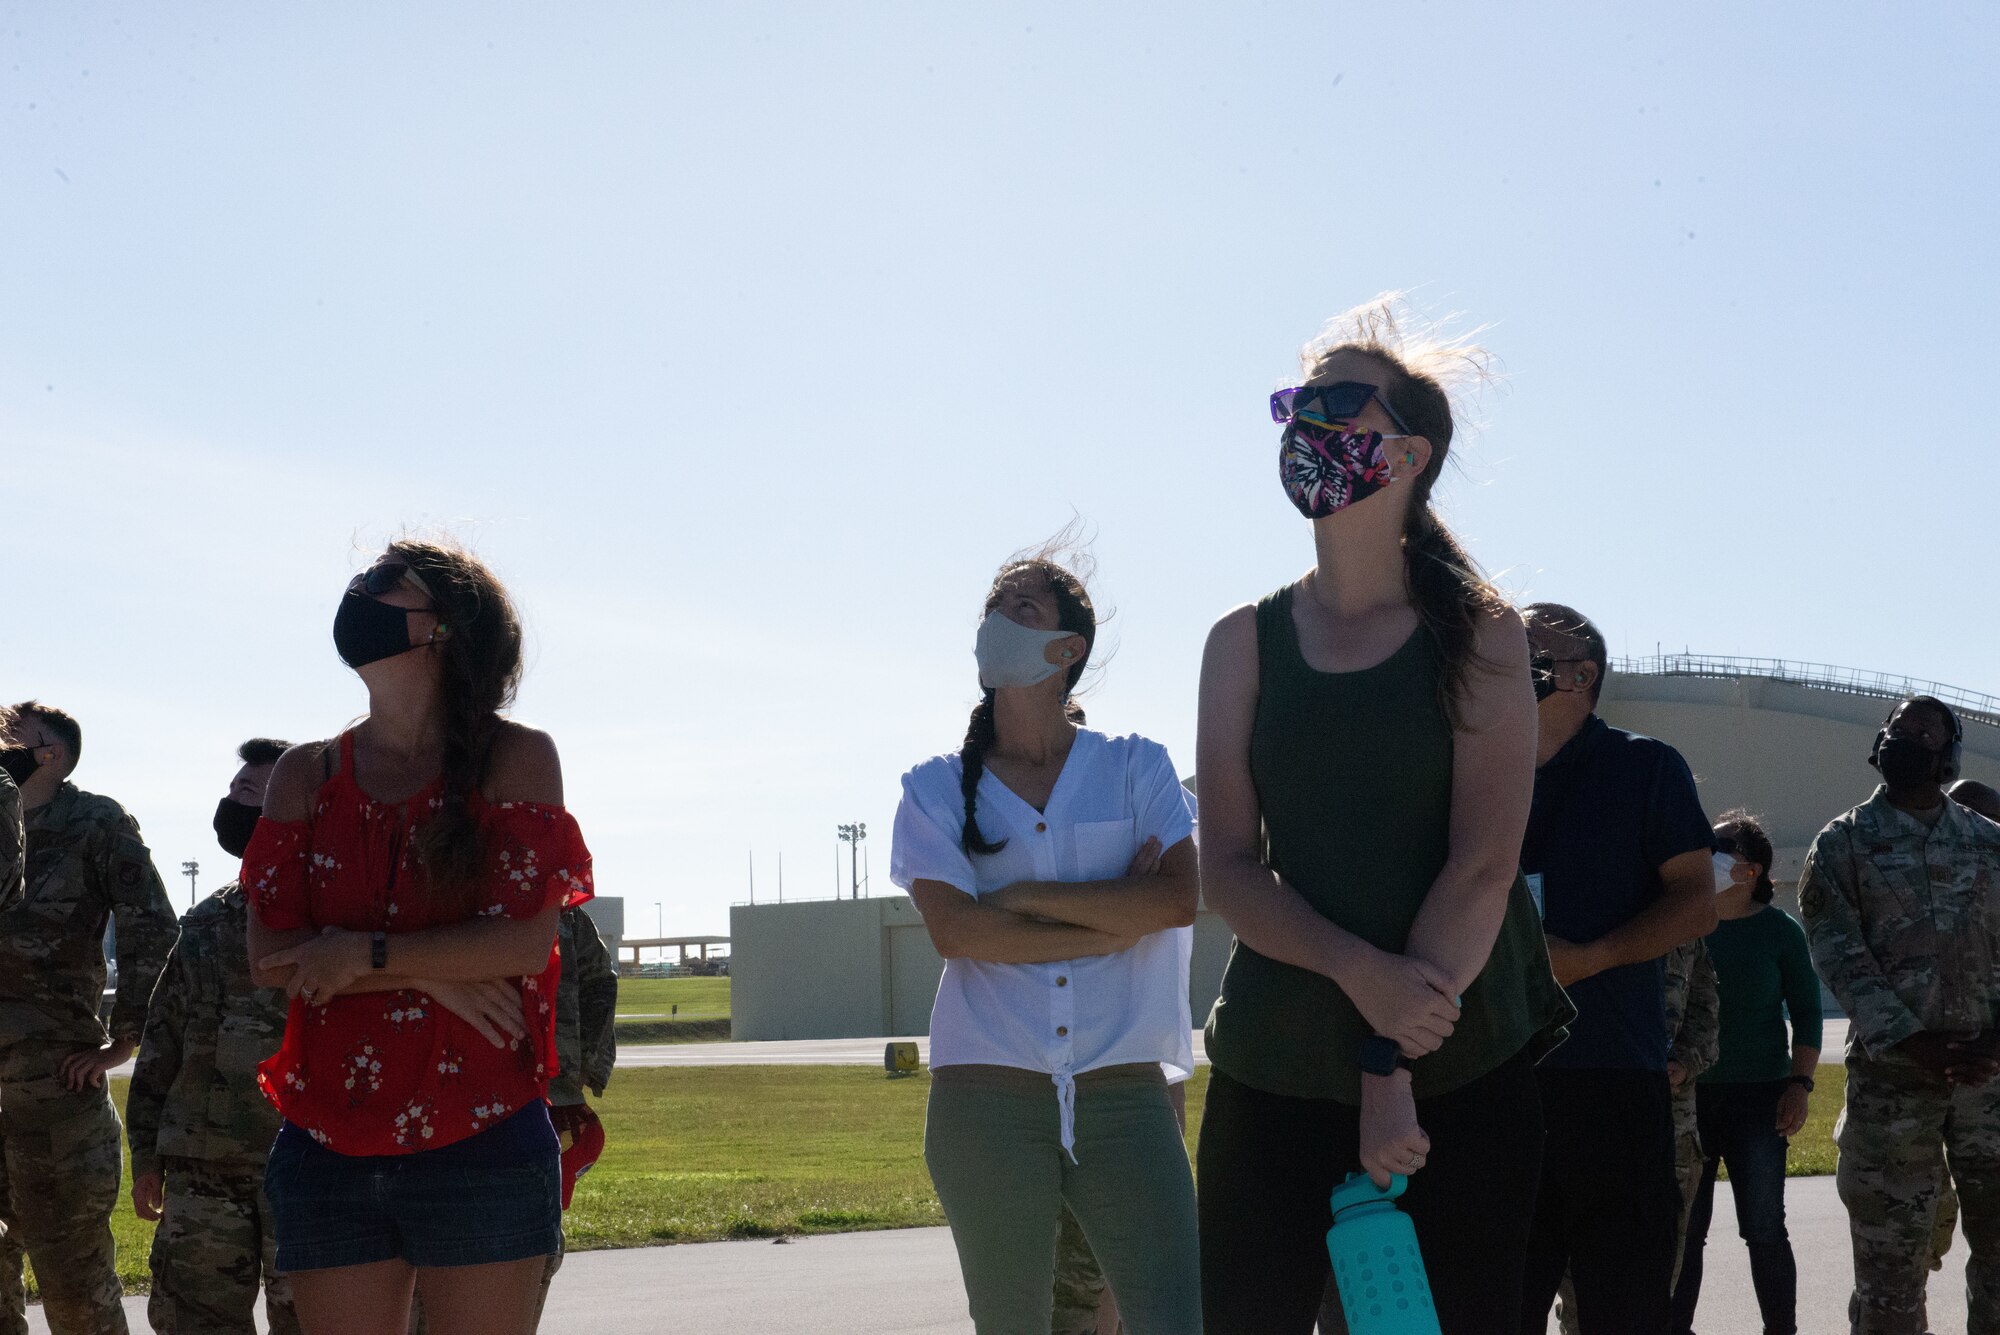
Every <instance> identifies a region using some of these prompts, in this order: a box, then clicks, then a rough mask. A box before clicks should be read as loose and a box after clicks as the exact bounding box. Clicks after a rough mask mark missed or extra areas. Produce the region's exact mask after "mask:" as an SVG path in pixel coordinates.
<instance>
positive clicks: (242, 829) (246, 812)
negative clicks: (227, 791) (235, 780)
mask: <svg viewBox="0 0 2000 1335" xmlns="http://www.w3.org/2000/svg"><path fill="white" fill-rule="evenodd" d="M263 814H264V808H262V807H253V806H251V805H250V804H249V803H248V802H239V801H237V800H236V799H235V798H233V797H225V798H223V799H222V800H221V801H220V802H217V803H216V804H215V841H216V842H217V843H219V844H221V845H222V851H223V852H225V853H227V854H229V856H230V857H232V858H240V857H242V856H243V851H244V850H245V849H247V848H249V847H250V833H251V831H253V830H255V829H256V828H257V820H258V818H259V817H260V816H262V815H263Z"/></svg>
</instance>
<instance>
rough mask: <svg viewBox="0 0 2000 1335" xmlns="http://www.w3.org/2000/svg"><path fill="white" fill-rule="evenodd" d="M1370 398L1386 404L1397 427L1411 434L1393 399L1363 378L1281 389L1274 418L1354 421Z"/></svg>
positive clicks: (1274, 399)
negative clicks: (1391, 402) (1383, 395)
mask: <svg viewBox="0 0 2000 1335" xmlns="http://www.w3.org/2000/svg"><path fill="white" fill-rule="evenodd" d="M1370 399H1373V400H1374V401H1375V402H1377V403H1379V404H1381V405H1382V411H1383V412H1385V413H1387V414H1389V420H1390V421H1391V422H1394V423H1395V424H1396V430H1398V431H1401V432H1402V433H1404V434H1405V435H1409V434H1411V433H1410V428H1409V427H1408V426H1406V425H1404V423H1403V419H1402V417H1401V416H1400V415H1399V414H1398V413H1397V412H1396V410H1395V409H1394V408H1391V407H1390V406H1389V401H1388V400H1387V399H1385V398H1383V397H1382V396H1381V394H1380V393H1378V392H1377V391H1376V389H1375V386H1373V385H1369V384H1364V383H1362V382H1361V381H1359V380H1341V381H1337V382H1335V383H1334V384H1331V385H1298V386H1296V387H1294V388H1292V389H1281V390H1279V391H1278V392H1277V393H1276V394H1273V395H1272V396H1271V420H1272V421H1273V422H1289V421H1291V420H1292V419H1293V418H1295V417H1304V418H1309V419H1311V420H1312V421H1315V422H1323V423H1325V424H1327V425H1328V426H1331V425H1332V424H1333V423H1335V422H1351V421H1353V420H1354V419H1355V417H1357V416H1358V415H1359V414H1360V412H1361V410H1362V409H1363V408H1366V407H1367V406H1368V401H1369V400H1370Z"/></svg>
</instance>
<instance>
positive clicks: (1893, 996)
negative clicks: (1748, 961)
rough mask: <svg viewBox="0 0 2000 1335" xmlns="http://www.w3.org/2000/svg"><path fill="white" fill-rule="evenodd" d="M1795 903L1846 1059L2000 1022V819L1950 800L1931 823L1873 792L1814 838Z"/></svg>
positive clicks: (1884, 1054)
mask: <svg viewBox="0 0 2000 1335" xmlns="http://www.w3.org/2000/svg"><path fill="white" fill-rule="evenodd" d="M1799 908H1800V910H1801V911H1802V913H1803V915H1804V917H1805V926H1806V939H1807V941H1808V942H1809V943H1810V944H1811V946H1812V958H1813V966H1814V967H1815V968H1817V969H1818V970H1819V976H1820V977H1821V978H1823V979H1825V980H1826V985H1827V986H1828V987H1829V988H1831V989H1833V995H1834V996H1835V998H1837V999H1838V1000H1839V1002H1840V1005H1841V1008H1842V1009H1843V1010H1845V1011H1846V1012H1847V1014H1848V1018H1849V1020H1850V1021H1851V1022H1852V1023H1851V1025H1850V1027H1849V1029H1848V1036H1847V1056H1848V1058H1849V1060H1852V1059H1853V1058H1854V1057H1856V1056H1857V1055H1858V1056H1863V1057H1868V1058H1874V1059H1877V1060H1880V1059H1883V1058H1886V1057H1888V1056H1889V1053H1890V1050H1891V1049H1893V1048H1894V1047H1895V1046H1896V1045H1897V1044H1898V1043H1901V1042H1902V1041H1903V1040H1904V1039H1906V1038H1909V1037H1910V1036H1911V1035H1913V1034H1918V1033H1922V1032H1924V1031H1926V1030H1930V1031H1934V1032H1941V1033H1953V1032H1964V1033H1970V1032H1975V1031H1979V1030H1985V1029H1990V1028H1992V1027H1993V1026H1994V1023H1995V1020H1996V1018H2000V979H1996V976H1995V969H1996V967H2000V825H1995V824H1994V823H1993V822H1992V821H1989V820H1985V819H1982V818H1981V817H1979V816H1976V815H1973V814H1972V813H1970V812H1968V811H1966V810H1964V809H1963V808H1961V807H1960V806H1959V805H1958V804H1957V803H1956V802H1953V801H1950V800H1949V799H1947V800H1946V802H1945V804H1944V809H1943V811H1942V812H1941V813H1940V814H1939V816H1938V822H1937V824H1936V825H1935V826H1934V827H1931V828H1926V827H1925V826H1924V823H1923V822H1922V821H1920V820H1918V819H1916V818H1915V817H1914V816H1911V815H1910V814H1909V813H1908V812H1905V811H1901V810H1898V809H1897V808H1896V807H1893V806H1891V805H1890V804H1889V800H1888V798H1887V797H1886V796H1885V795H1884V792H1883V790H1882V789H1879V788H1878V789H1876V791H1875V796H1874V797H1872V798H1870V799H1869V800H1868V801H1866V802H1863V803H1862V804H1861V805H1860V806H1858V807H1856V808H1854V809H1853V810H1852V811H1850V812H1848V813H1847V814H1845V815H1843V816H1837V817H1835V818H1834V820H1833V821H1832V822H1831V823H1830V824H1828V825H1827V827H1826V828H1825V829H1824V830H1821V831H1820V832H1819V837H1818V838H1817V839H1815V840H1813V846H1812V851H1811V852H1810V853H1808V854H1807V855H1806V866H1805V874H1804V875H1803V876H1802V877H1800V880H1799Z"/></svg>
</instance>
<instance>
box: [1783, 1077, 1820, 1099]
mask: <svg viewBox="0 0 2000 1335" xmlns="http://www.w3.org/2000/svg"><path fill="white" fill-rule="evenodd" d="M1785 1083H1786V1084H1788V1085H1797V1086H1799V1087H1800V1088H1801V1089H1803V1090H1805V1092H1806V1093H1808V1094H1810V1093H1812V1092H1813V1081H1812V1077H1811V1076H1809V1075H1788V1076H1786V1077H1785Z"/></svg>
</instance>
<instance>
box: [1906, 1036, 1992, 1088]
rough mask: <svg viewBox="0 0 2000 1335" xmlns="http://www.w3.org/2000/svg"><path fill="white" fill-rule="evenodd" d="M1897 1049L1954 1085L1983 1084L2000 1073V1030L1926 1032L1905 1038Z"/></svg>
mask: <svg viewBox="0 0 2000 1335" xmlns="http://www.w3.org/2000/svg"><path fill="white" fill-rule="evenodd" d="M1896 1051H1898V1052H1900V1053H1903V1054H1904V1055H1905V1056H1907V1057H1909V1058H1911V1059H1912V1060H1914V1061H1915V1062H1916V1063H1917V1065H1919V1066H1921V1067H1923V1068H1924V1069H1925V1070H1926V1071H1929V1072H1930V1073H1931V1074H1932V1075H1939V1076H1943V1077H1944V1078H1945V1079H1946V1080H1949V1081H1951V1083H1953V1084H1954V1085H1983V1084H1985V1083H1987V1082H1988V1081H1990V1080H1992V1079H1993V1078H1994V1077H1995V1076H2000V1030H1995V1029H1987V1030H1982V1031H1980V1032H1977V1033H1936V1032H1932V1031H1926V1032H1924V1033H1921V1034H1912V1035H1911V1036H1910V1037H1908V1038H1906V1039H1904V1040H1903V1041H1902V1042H1901V1043H1898V1044H1897V1045H1896Z"/></svg>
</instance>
